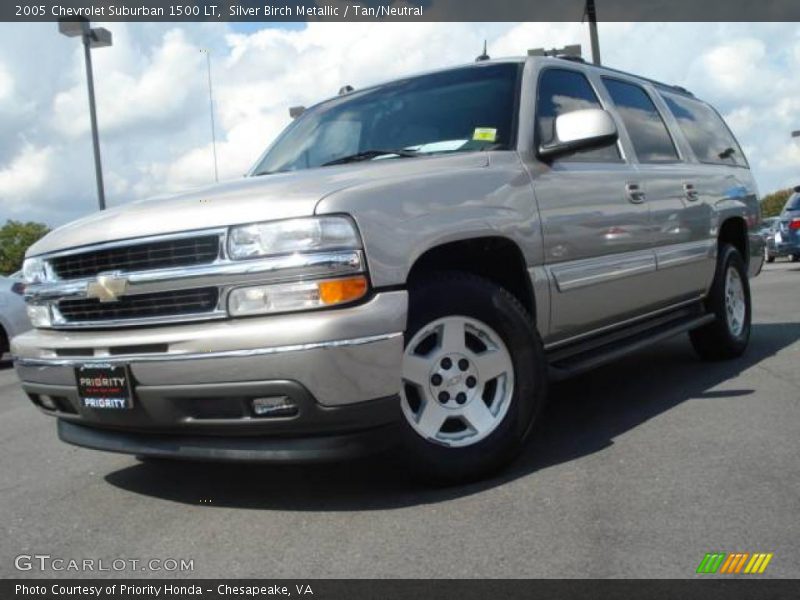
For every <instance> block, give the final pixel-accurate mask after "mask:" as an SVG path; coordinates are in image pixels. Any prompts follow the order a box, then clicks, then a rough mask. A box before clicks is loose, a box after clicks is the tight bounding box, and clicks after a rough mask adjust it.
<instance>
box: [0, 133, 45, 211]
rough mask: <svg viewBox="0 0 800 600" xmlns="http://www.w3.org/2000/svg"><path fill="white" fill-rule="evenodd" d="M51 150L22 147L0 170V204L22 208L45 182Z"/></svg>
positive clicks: (30, 146) (28, 146)
mask: <svg viewBox="0 0 800 600" xmlns="http://www.w3.org/2000/svg"><path fill="white" fill-rule="evenodd" d="M51 157H52V149H50V148H35V147H34V146H32V145H26V146H24V147H23V149H22V152H20V154H19V155H18V156H16V157H15V158H14V159H13V160H12V161H11V162H10V163H9V164H8V165H6V166H5V167H4V168H3V169H2V170H0V202H2V203H3V204H4V205H7V206H9V205H10V206H12V207H14V208H17V209H19V208H22V207H24V206H25V205H26V204H27V203H28V202H30V200H31V195H32V194H33V193H34V192H36V191H38V190H40V189H41V188H42V187H43V186H44V185H45V183H46V182H47V179H48V178H47V174H48V172H49V164H50V159H51Z"/></svg>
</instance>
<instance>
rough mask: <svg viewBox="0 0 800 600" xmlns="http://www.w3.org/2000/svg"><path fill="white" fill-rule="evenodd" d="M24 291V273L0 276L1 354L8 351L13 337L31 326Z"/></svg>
mask: <svg viewBox="0 0 800 600" xmlns="http://www.w3.org/2000/svg"><path fill="white" fill-rule="evenodd" d="M24 293H25V284H24V283H23V281H22V273H19V272H18V273H14V274H13V275H11V276H10V277H2V276H0V356H2V355H3V354H4V353H6V352H8V350H9V347H10V343H11V338H13V337H14V336H15V335H18V334H20V333H24V332H25V331H28V329H30V328H31V322H30V319H28V311H27V310H26V309H25V298H24Z"/></svg>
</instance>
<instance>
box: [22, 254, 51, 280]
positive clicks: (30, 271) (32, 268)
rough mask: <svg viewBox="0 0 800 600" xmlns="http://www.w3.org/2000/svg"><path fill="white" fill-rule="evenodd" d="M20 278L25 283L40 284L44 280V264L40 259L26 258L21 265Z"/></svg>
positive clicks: (45, 276)
mask: <svg viewBox="0 0 800 600" xmlns="http://www.w3.org/2000/svg"><path fill="white" fill-rule="evenodd" d="M22 278H23V281H24V282H25V283H41V282H43V281H44V280H45V279H46V278H47V275H46V272H45V264H44V261H43V260H42V259H41V258H26V259H25V262H24V263H22Z"/></svg>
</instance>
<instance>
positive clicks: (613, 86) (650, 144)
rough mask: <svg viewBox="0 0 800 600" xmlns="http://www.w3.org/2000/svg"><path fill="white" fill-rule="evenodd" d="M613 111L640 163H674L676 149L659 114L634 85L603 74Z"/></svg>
mask: <svg viewBox="0 0 800 600" xmlns="http://www.w3.org/2000/svg"><path fill="white" fill-rule="evenodd" d="M603 83H604V84H605V86H606V89H607V90H608V93H609V95H610V96H611V99H612V100H613V101H614V105H615V106H616V107H617V112H618V113H619V115H620V117H622V121H623V123H625V129H627V130H628V135H629V136H630V138H631V143H632V144H633V149H634V150H635V151H636V156H637V157H638V158H639V161H640V162H643V163H658V162H676V161H678V160H679V157H678V152H677V150H675V145H674V144H673V143H672V138H671V137H670V135H669V131H668V130H667V126H666V125H664V121H663V120H662V119H661V115H660V114H659V112H658V110H657V109H656V107H655V104H653V101H652V100H651V99H650V96H648V95H647V92H645V91H644V89H643V88H641V87H640V86H638V85H634V84H632V83H627V82H625V81H619V80H618V79H610V78H608V77H603Z"/></svg>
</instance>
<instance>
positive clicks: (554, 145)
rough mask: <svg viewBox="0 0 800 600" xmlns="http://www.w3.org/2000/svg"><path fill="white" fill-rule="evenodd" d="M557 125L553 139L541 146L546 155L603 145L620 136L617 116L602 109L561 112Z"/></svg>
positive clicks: (540, 151) (541, 154) (609, 143)
mask: <svg viewBox="0 0 800 600" xmlns="http://www.w3.org/2000/svg"><path fill="white" fill-rule="evenodd" d="M553 127H554V129H555V137H554V138H553V141H552V142H550V143H548V144H545V145H543V146H541V147H540V148H539V156H540V157H542V158H547V159H551V158H555V157H557V156H559V155H562V154H568V153H570V152H575V151H576V150H591V149H593V148H602V147H603V146H609V145H611V144H613V143H614V142H616V141H617V137H618V136H619V134H618V133H617V126H616V124H615V123H614V119H613V118H612V117H611V115H610V114H608V112H606V111H605V110H603V109H602V108H585V109H582V110H574V111H572V112H568V113H564V114H563V115H558V116H557V117H556V120H555V123H554V125H553Z"/></svg>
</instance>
